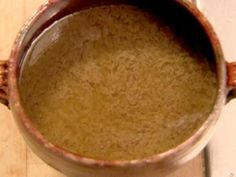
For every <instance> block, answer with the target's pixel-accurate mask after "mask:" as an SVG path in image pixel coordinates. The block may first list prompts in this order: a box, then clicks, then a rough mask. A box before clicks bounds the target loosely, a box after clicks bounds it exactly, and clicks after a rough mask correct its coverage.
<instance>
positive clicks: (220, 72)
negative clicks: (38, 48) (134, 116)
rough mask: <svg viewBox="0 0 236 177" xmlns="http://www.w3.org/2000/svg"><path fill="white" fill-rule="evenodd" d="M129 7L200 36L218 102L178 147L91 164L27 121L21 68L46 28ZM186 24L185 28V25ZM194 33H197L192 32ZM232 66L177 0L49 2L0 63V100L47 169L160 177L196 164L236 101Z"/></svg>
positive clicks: (107, 176)
mask: <svg viewBox="0 0 236 177" xmlns="http://www.w3.org/2000/svg"><path fill="white" fill-rule="evenodd" d="M119 3H123V4H124V3H127V4H133V5H137V6H140V7H144V6H145V7H146V8H150V9H152V10H153V11H157V12H158V11H162V12H163V13H165V12H167V13H165V14H166V15H167V16H168V18H167V19H169V20H170V22H171V24H173V25H176V26H184V25H185V26H184V27H186V24H187V25H188V26H187V28H189V29H185V33H184V35H185V36H186V37H190V36H193V35H196V34H197V33H201V34H200V36H201V37H200V38H199V39H201V42H202V43H204V46H203V47H205V48H206V49H207V50H208V51H210V52H208V53H209V57H210V58H211V60H212V64H213V65H214V67H215V70H216V72H217V78H218V96H217V100H216V102H215V106H214V109H213V111H212V112H211V114H210V116H209V117H208V119H207V120H206V121H205V122H204V124H203V125H202V126H201V128H200V129H199V130H198V131H197V132H196V133H195V134H193V135H192V137H190V138H189V139H188V140H186V141H185V142H183V143H182V144H180V145H179V146H177V147H175V148H173V149H170V150H168V151H166V152H164V153H161V154H156V155H154V156H152V157H149V158H146V159H140V160H132V161H118V160H117V161H104V160H96V159H89V158H86V157H82V156H80V155H78V154H73V153H70V152H68V151H66V150H64V149H62V148H61V147H58V146H56V145H54V144H52V143H51V142H49V141H48V140H47V139H45V138H44V137H43V136H42V135H41V134H40V132H39V131H38V130H37V129H35V128H34V127H33V125H32V122H31V121H30V118H29V117H28V116H27V115H26V113H25V111H24V108H23V107H22V104H21V100H20V93H19V90H18V84H19V75H20V69H21V63H22V61H23V59H24V54H25V53H26V51H27V50H28V49H29V46H30V44H31V43H32V42H33V40H34V39H35V38H36V37H37V36H38V35H39V34H40V33H41V32H42V31H43V30H44V29H45V28H47V27H48V26H49V25H51V24H52V23H53V22H55V21H56V20H58V19H61V18H62V17H64V16H66V15H68V14H71V13H73V12H76V11H79V10H81V9H85V8H88V7H91V6H97V5H103V4H119ZM185 23H186V24H185ZM196 29H197V30H196ZM235 92H236V63H226V62H225V60H224V56H223V53H222V49H221V46H220V42H219V40H218V38H217V36H216V34H215V32H214V30H213V29H212V27H211V25H210V24H209V22H208V21H207V20H206V18H205V17H204V16H203V15H202V14H201V12H199V10H198V9H197V8H196V7H195V6H194V5H193V4H191V3H189V2H187V1H181V0H176V1H174V0H166V1H161V0H160V1H154V0H150V1H146V2H145V1H144V0H143V1H141V0H139V1H134V0H120V1H118V0H50V1H49V2H47V3H46V4H44V5H42V6H41V7H40V8H39V10H38V11H37V12H36V13H35V14H34V15H33V16H32V18H30V19H29V20H28V21H27V22H26V23H25V25H24V26H23V28H22V30H21V31H20V32H19V34H18V36H17V39H16V41H15V43H14V45H13V47H12V52H11V55H10V57H9V60H8V61H1V62H0V100H1V102H2V103H4V104H6V105H8V106H9V108H10V110H11V111H12V113H13V115H14V118H15V122H16V123H17V125H18V127H19V129H20V131H21V133H22V135H23V136H24V138H25V141H26V142H27V143H28V145H29V146H30V147H31V148H32V150H33V151H34V152H35V153H36V154H37V155H38V156H39V157H40V158H42V159H43V160H44V161H45V162H46V163H48V164H49V165H51V166H52V167H54V168H56V169H58V170H59V171H61V172H63V173H65V174H66V175H68V176H72V177H95V176H96V177H163V175H164V174H165V173H168V172H171V171H172V170H174V169H175V168H176V167H178V166H179V165H181V164H183V163H185V162H187V161H189V160H191V159H192V158H194V157H195V156H196V155H197V154H198V153H200V151H201V150H202V149H203V148H204V147H205V146H206V144H207V143H208V141H209V139H210V137H211V136H212V135H213V133H214V130H215V127H216V125H217V122H218V118H219V115H220V112H221V110H222V108H223V106H224V104H225V102H226V100H227V99H226V98H229V95H230V98H233V97H235Z"/></svg>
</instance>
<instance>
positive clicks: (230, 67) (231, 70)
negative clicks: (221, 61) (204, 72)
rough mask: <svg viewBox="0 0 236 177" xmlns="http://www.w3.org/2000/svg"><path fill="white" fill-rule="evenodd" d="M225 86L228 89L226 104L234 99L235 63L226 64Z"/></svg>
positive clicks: (235, 82)
mask: <svg viewBox="0 0 236 177" xmlns="http://www.w3.org/2000/svg"><path fill="white" fill-rule="evenodd" d="M227 75H228V81H227V86H228V89H229V95H228V98H227V99H228V100H227V101H228V102H229V101H230V100H232V99H234V98H236V62H233V63H227Z"/></svg>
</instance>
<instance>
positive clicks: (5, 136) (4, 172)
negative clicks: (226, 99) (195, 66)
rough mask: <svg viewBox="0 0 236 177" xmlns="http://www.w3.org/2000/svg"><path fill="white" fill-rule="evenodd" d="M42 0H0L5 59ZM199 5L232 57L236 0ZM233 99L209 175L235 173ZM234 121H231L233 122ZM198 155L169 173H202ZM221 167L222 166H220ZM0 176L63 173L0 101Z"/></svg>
mask: <svg viewBox="0 0 236 177" xmlns="http://www.w3.org/2000/svg"><path fill="white" fill-rule="evenodd" d="M43 2H44V0H0V12H1V13H0V59H7V58H8V56H9V53H10V49H11V46H12V43H13V41H14V39H15V36H16V34H17V32H18V31H19V29H20V27H21V26H22V24H23V23H24V21H25V20H26V18H28V17H29V16H30V15H31V14H32V13H33V12H34V11H35V10H36V9H37V8H38V7H39V5H40V4H42V3H43ZM223 2H224V3H223ZM198 3H199V7H200V9H201V10H202V11H203V12H204V13H205V14H206V15H207V16H208V18H209V19H210V21H211V22H212V24H213V25H214V27H215V29H216V31H217V33H218V35H219V36H220V39H221V41H222V44H223V48H224V50H225V53H226V58H227V59H228V60H229V61H230V59H231V61H232V60H233V59H235V60H236V51H235V49H234V47H235V45H234V44H235V41H236V32H234V31H236V21H234V19H235V20H236V11H234V9H236V1H235V0H227V1H224V0H207V1H206V0H199V1H198ZM234 115H236V101H233V102H231V103H230V104H229V105H227V106H226V107H225V109H224V111H223V113H222V116H221V124H220V126H219V128H218V131H217V133H216V135H215V137H214V138H213V140H212V141H211V145H210V146H209V147H210V150H211V152H213V154H214V156H213V158H212V159H213V162H212V164H213V166H214V167H215V169H216V170H213V171H212V177H234V175H235V174H236V172H235V170H236V162H235V159H236V157H234V156H236V155H235V154H236V149H235V148H236V146H234V147H232V143H233V140H236V136H235V133H234V126H236V119H235V118H234ZM233 121H234V122H233ZM202 165H203V164H202V158H201V156H199V157H197V158H196V159H195V160H193V161H192V162H189V163H188V164H186V165H185V166H183V167H181V168H180V169H179V170H177V172H176V173H174V174H172V175H170V176H169V177H203V167H202ZM222 168H223V170H222ZM0 176H1V177H64V176H63V175H62V174H60V173H59V172H57V171H55V170H53V169H52V168H50V167H48V166H47V165H46V164H44V163H43V162H42V161H41V160H40V159H38V158H37V157H36V156H35V155H34V154H33V153H32V152H31V151H30V150H29V148H28V147H27V146H26V144H25V143H24V141H23V139H22V137H21V136H20V134H19V132H18V130H17V128H16V126H15V124H14V121H13V118H12V115H11V113H10V111H9V110H8V109H7V108H6V107H4V106H1V105H0Z"/></svg>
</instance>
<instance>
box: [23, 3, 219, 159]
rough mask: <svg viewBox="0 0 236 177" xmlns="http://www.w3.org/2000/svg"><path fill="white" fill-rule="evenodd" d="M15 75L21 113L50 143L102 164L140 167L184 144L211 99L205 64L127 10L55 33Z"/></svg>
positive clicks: (115, 9)
mask: <svg viewBox="0 0 236 177" xmlns="http://www.w3.org/2000/svg"><path fill="white" fill-rule="evenodd" d="M21 76H22V77H21V81H20V91H21V95H22V101H23V104H24V107H25V111H26V113H27V114H28V115H29V116H30V117H31V119H32V122H33V124H34V126H35V127H36V128H37V129H38V130H39V131H40V132H41V133H42V134H43V135H44V136H45V137H46V138H47V139H48V140H50V141H51V142H53V143H55V144H57V145H59V146H61V147H63V148H65V149H67V150H69V151H72V152H74V153H78V154H80V155H82V156H86V157H91V158H96V159H106V160H114V159H116V160H131V159H140V158H145V157H148V156H152V155H154V154H158V153H161V152H163V151H166V150H168V149H170V148H172V147H175V146H176V145H178V144H180V143H182V142H184V141H185V140H186V139H188V138H189V137H190V136H191V135H192V134H193V133H194V132H195V131H196V130H197V129H198V128H199V127H200V126H201V125H202V123H203V122H204V121H205V120H206V119H207V117H208V115H209V114H210V112H211V111H212V109H213V105H214V103H215V99H216V95H217V84H216V75H215V72H214V71H213V70H212V69H211V67H210V63H209V61H208V59H207V58H206V57H205V56H204V55H203V54H201V52H198V51H192V50H190V49H189V48H188V47H187V46H186V45H184V43H182V42H181V39H179V38H178V37H177V36H176V35H175V34H174V33H173V32H172V30H171V29H170V28H169V27H168V25H166V24H165V23H164V22H163V21H162V20H158V18H156V17H154V16H153V15H151V14H149V13H148V12H146V11H144V10H140V9H138V8H136V7H132V6H128V5H114V6H102V7H95V8H91V9H87V10H83V11H81V12H78V13H75V14H73V15H71V16H68V17H66V18H64V19H63V20H61V21H59V22H58V23H56V24H54V25H52V26H51V27H50V28H48V29H47V31H45V32H44V33H43V34H42V35H41V36H40V37H39V38H38V39H37V40H36V41H35V42H34V44H33V45H32V46H31V49H30V52H29V53H28V54H27V56H26V60H25V63H24V68H23V70H22V75H21Z"/></svg>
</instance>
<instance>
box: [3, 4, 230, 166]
mask: <svg viewBox="0 0 236 177" xmlns="http://www.w3.org/2000/svg"><path fill="white" fill-rule="evenodd" d="M62 1H63V0H49V1H48V2H46V3H45V4H43V5H42V6H41V7H40V8H39V9H38V11H37V12H36V13H35V14H34V15H33V16H32V17H31V18H30V19H29V20H28V21H27V22H26V23H25V24H24V26H23V28H22V30H21V31H20V32H19V34H18V36H17V39H16V41H15V43H14V45H13V48H12V51H11V55H10V59H9V73H8V85H9V103H10V108H11V110H12V112H13V114H14V115H15V116H14V117H15V119H16V120H17V121H18V122H19V123H20V125H21V126H23V128H24V129H25V130H26V131H27V132H28V133H29V134H30V136H31V137H32V138H33V139H34V140H36V142H37V143H38V144H40V145H43V146H44V148H45V149H46V150H47V151H49V152H51V153H53V154H55V155H57V156H59V157H63V158H64V159H65V160H68V161H72V162H75V163H78V164H81V165H85V166H94V167H104V166H108V167H111V166H114V167H125V166H139V165H143V164H150V163H158V162H163V161H165V160H167V159H172V158H174V157H177V156H178V154H179V153H187V152H188V150H189V149H190V148H191V147H192V146H194V145H196V144H197V142H198V141H199V140H200V139H201V138H202V137H203V136H204V135H205V134H206V133H207V131H208V128H209V127H210V126H211V125H212V124H216V123H217V120H218V117H219V114H220V112H221V109H222V107H223V105H224V103H225V98H226V94H227V87H226V66H225V61H224V56H223V52H222V48H221V45H220V42H219V39H218V37H217V35H216V33H215V32H214V30H213V28H212V26H211V24H210V23H209V22H208V20H207V19H206V18H205V16H204V15H203V14H202V13H201V12H200V11H199V10H198V9H197V7H195V5H194V4H192V3H191V2H188V1H187V0H176V3H178V4H179V5H181V6H182V7H184V8H185V9H187V10H188V11H189V12H190V13H191V14H192V15H193V16H194V17H195V18H196V19H197V20H198V22H199V23H200V24H201V26H202V28H203V29H204V31H205V33H206V34H207V36H208V38H209V40H210V42H211V45H212V48H213V52H214V54H215V59H216V64H217V70H218V81H219V83H218V87H219V88H218V96H217V99H216V103H215V106H214V108H213V110H212V112H211V114H210V115H209V117H208V119H207V120H206V121H205V122H204V124H203V125H202V126H201V127H200V128H199V129H198V130H197V132H196V133H195V134H193V135H192V136H191V137H190V138H188V139H187V140H186V141H184V142H183V143H181V144H180V145H178V146H176V147H174V148H172V149H170V150H168V151H165V152H163V153H160V154H156V155H153V156H151V157H147V158H144V159H136V160H113V161H108V160H97V159H92V158H88V157H83V156H80V155H79V154H75V153H72V152H70V151H67V150H65V149H63V148H61V147H59V146H57V145H54V144H53V143H51V142H49V141H48V140H47V139H46V138H44V137H43V135H42V134H41V133H40V132H39V131H38V130H37V129H36V128H34V127H33V124H32V122H31V120H30V118H29V117H28V116H27V115H26V113H25V111H24V109H23V106H22V104H21V100H20V93H19V89H18V76H19V73H18V72H19V71H18V69H19V68H18V63H19V61H20V59H21V58H20V56H19V51H20V50H21V47H22V43H23V41H24V38H25V37H26V36H27V32H28V30H29V29H30V28H31V27H32V26H33V25H34V22H35V20H36V19H38V18H39V17H40V16H41V15H42V14H44V13H45V12H46V11H47V10H48V9H49V8H50V7H51V6H54V5H56V4H58V3H61V2H62Z"/></svg>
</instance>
